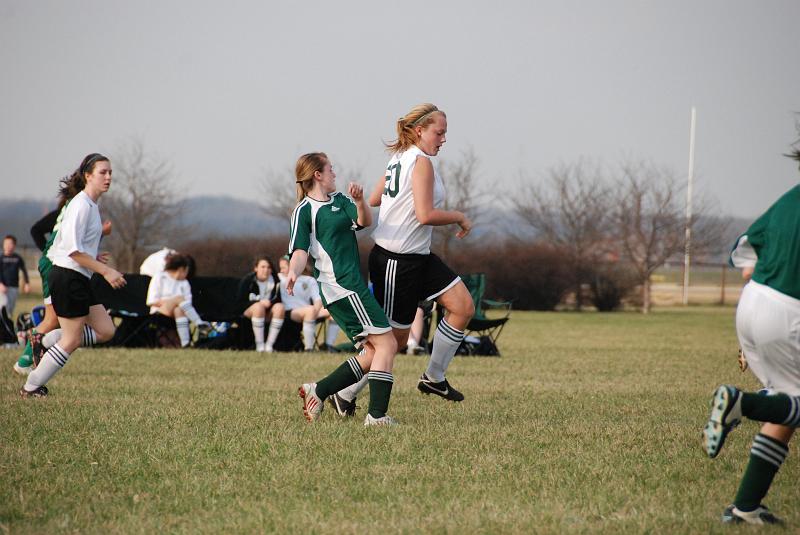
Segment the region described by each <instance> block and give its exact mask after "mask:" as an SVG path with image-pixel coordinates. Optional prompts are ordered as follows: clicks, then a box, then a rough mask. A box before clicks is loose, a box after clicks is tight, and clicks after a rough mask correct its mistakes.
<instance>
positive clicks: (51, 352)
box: [25, 344, 69, 392]
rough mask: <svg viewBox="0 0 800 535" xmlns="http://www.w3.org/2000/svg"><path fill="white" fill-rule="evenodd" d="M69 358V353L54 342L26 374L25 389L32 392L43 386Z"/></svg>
mask: <svg viewBox="0 0 800 535" xmlns="http://www.w3.org/2000/svg"><path fill="white" fill-rule="evenodd" d="M68 360H69V353H67V352H66V351H64V350H63V349H62V348H61V346H59V345H58V344H55V345H54V346H53V347H51V348H50V349H48V350H47V353H45V354H44V357H42V361H41V362H40V363H39V365H38V366H37V367H36V369H35V370H33V371H32V372H31V373H30V374H29V375H28V381H27V382H26V383H25V390H27V391H28V392H32V391H34V390H36V389H37V388H39V387H40V386H44V385H45V384H47V382H48V381H49V380H50V379H52V378H53V376H54V375H55V374H56V373H58V371H59V370H60V369H61V368H63V367H64V365H65V364H66V363H67V361H68Z"/></svg>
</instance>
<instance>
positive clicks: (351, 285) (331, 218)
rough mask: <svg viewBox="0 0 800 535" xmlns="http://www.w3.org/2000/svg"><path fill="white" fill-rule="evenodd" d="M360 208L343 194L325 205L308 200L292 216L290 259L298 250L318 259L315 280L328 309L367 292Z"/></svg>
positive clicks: (315, 266) (298, 206) (339, 193)
mask: <svg viewBox="0 0 800 535" xmlns="http://www.w3.org/2000/svg"><path fill="white" fill-rule="evenodd" d="M357 220H358V210H357V209H356V204H355V203H354V202H353V200H352V199H351V198H350V197H348V196H347V195H345V194H343V193H341V192H338V191H337V192H335V193H332V194H331V196H330V198H329V199H328V200H327V201H325V202H321V201H317V200H315V199H312V198H310V197H306V198H305V199H303V200H302V201H300V203H299V204H298V205H297V206H296V207H295V209H294V211H293V212H292V221H291V227H290V238H289V255H291V254H292V253H293V252H294V251H295V249H302V250H304V251H307V252H308V254H309V255H311V257H312V258H313V259H314V278H315V279H317V282H318V283H319V289H320V293H321V294H322V300H323V302H324V303H325V306H327V305H328V303H333V302H334V301H337V300H339V299H342V298H344V297H347V296H349V295H351V294H353V293H357V292H359V291H360V290H361V289H364V288H366V284H365V283H364V279H363V278H362V277H361V265H360V261H359V255H358V241H357V240H356V232H355V231H356V230H358V229H359V226H358V224H357V223H356V221H357Z"/></svg>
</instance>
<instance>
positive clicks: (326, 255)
mask: <svg viewBox="0 0 800 535" xmlns="http://www.w3.org/2000/svg"><path fill="white" fill-rule="evenodd" d="M295 176H296V183H297V199H298V204H297V207H296V208H295V209H294V211H293V212H292V221H291V233H290V239H289V254H290V255H291V260H290V262H289V271H288V272H287V274H286V290H287V291H288V293H289V294H292V293H293V291H294V287H295V284H296V282H297V280H298V277H299V276H300V274H301V273H302V272H303V269H304V268H305V266H306V262H307V261H308V257H309V255H310V256H311V257H312V258H313V259H314V277H315V278H316V279H317V282H318V283H319V290H320V294H321V295H322V300H323V302H324V304H325V307H326V308H327V309H328V312H330V314H331V316H333V319H334V320H336V323H338V324H339V326H340V327H341V328H342V330H343V331H344V332H345V333H346V334H347V337H348V338H349V339H350V340H351V341H352V342H353V344H354V345H355V346H356V348H360V347H361V346H362V345H363V347H364V349H363V351H361V353H359V354H358V355H357V356H355V357H352V358H350V359H348V360H347V361H346V362H344V363H343V364H341V365H340V366H339V367H338V368H337V369H336V370H334V371H333V373H331V374H330V375H328V376H327V377H325V378H324V379H321V380H320V381H317V382H316V383H305V384H303V385H302V386H301V387H300V389H299V394H300V397H301V398H302V399H303V414H304V415H305V417H306V419H307V420H308V421H314V420H316V419H317V418H318V417H319V415H320V414H321V413H322V409H323V407H324V402H325V398H327V397H328V396H330V395H331V394H334V393H336V392H338V391H339V390H341V389H342V388H345V387H347V386H350V385H351V384H353V383H355V382H357V381H358V380H360V379H361V378H362V376H364V375H366V376H367V380H368V381H369V385H370V399H369V410H368V413H367V416H366V418H365V420H364V425H365V426H372V425H393V424H394V423H395V421H394V419H393V418H391V417H390V416H387V414H386V411H387V410H388V407H389V398H390V397H391V393H392V383H393V382H394V377H393V375H392V366H393V364H394V355H395V352H396V351H397V343H396V342H395V339H394V336H392V334H391V331H392V328H391V327H390V326H389V321H388V320H387V319H386V315H385V314H384V313H383V310H381V307H380V305H378V303H377V301H375V298H374V297H372V294H370V292H369V290H368V289H367V285H366V283H365V282H364V279H363V278H362V277H361V270H360V269H359V267H360V262H359V255H358V242H357V241H356V234H355V231H356V230H358V229H360V228H364V227H368V226H369V225H370V224H371V223H372V213H371V212H370V210H369V207H368V206H367V203H366V201H365V200H364V192H363V189H362V187H361V186H360V185H358V184H355V183H353V182H351V183H350V184H349V185H348V188H347V192H348V194H349V195H350V196H349V197H347V196H345V195H343V194H342V193H340V192H337V191H336V174H335V173H334V172H333V168H332V167H331V163H330V160H329V159H328V157H327V155H325V153H322V152H315V153H309V154H304V155H303V156H301V157H300V158H299V159H298V160H297V166H296V168H295Z"/></svg>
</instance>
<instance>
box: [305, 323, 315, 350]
mask: <svg viewBox="0 0 800 535" xmlns="http://www.w3.org/2000/svg"><path fill="white" fill-rule="evenodd" d="M316 329H317V322H316V321H304V322H303V346H304V347H305V349H306V351H309V350H311V349H314V342H316V339H317V332H316Z"/></svg>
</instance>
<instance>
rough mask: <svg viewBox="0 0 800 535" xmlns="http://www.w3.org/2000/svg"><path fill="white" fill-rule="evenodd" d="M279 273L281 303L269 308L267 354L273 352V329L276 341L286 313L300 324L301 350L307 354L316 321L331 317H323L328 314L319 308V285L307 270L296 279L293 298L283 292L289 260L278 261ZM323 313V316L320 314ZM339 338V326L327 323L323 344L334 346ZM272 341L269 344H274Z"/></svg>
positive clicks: (320, 302)
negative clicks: (270, 316) (337, 337)
mask: <svg viewBox="0 0 800 535" xmlns="http://www.w3.org/2000/svg"><path fill="white" fill-rule="evenodd" d="M279 266H280V273H279V274H278V278H279V279H280V294H281V302H280V303H277V304H276V305H274V306H273V308H272V321H271V322H270V326H269V329H270V332H269V338H268V339H267V347H266V350H267V351H271V350H272V346H271V344H270V339H272V336H273V334H272V333H273V329H274V330H275V337H277V331H279V330H280V328H281V326H283V320H284V318H285V317H286V313H287V312H288V315H289V318H290V319H291V320H292V321H294V322H297V323H302V324H303V347H304V348H305V350H306V351H313V350H314V343H315V341H316V323H317V319H318V318H325V317H330V315H329V314H328V315H326V314H327V311H324V309H323V308H322V298H321V297H320V295H319V285H318V284H317V281H316V279H315V278H314V277H312V276H310V275H309V274H308V267H306V271H305V272H304V274H303V275H300V276H299V277H298V278H297V282H295V284H294V295H289V293H288V292H287V291H286V273H287V272H288V271H289V258H288V257H286V256H283V257H281V259H280V261H279ZM323 311H324V312H323ZM338 334H339V326H338V325H337V324H336V322H335V321H329V322H328V333H327V336H326V344H327V345H328V347H331V346H332V345H333V342H334V341H335V340H336V336H337V335H338ZM274 341H275V340H274V339H272V342H273V343H274Z"/></svg>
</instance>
